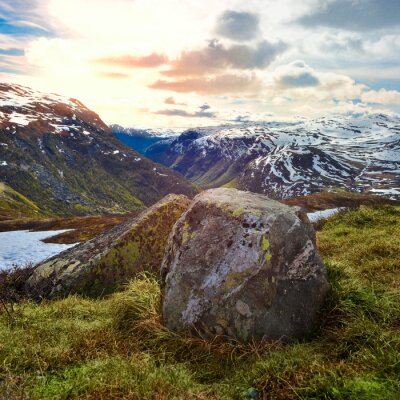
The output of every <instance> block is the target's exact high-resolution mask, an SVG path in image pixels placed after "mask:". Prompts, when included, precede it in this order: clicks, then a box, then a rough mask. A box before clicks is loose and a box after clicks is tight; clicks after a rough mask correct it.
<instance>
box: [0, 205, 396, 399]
mask: <svg viewBox="0 0 400 400" xmlns="http://www.w3.org/2000/svg"><path fill="white" fill-rule="evenodd" d="M399 231H400V207H394V206H384V207H379V208H368V207H361V208H360V209H359V210H356V211H351V212H348V213H346V214H342V215H339V216H336V217H334V218H332V219H330V220H329V221H328V222H327V223H325V224H324V226H323V227H322V230H321V231H320V232H319V233H318V242H319V247H320V249H321V251H322V253H323V255H324V259H325V261H326V265H327V267H328V269H329V276H330V281H331V284H332V291H331V294H330V297H329V301H328V302H327V304H326V307H325V311H324V321H323V325H322V328H321V331H320V332H319V333H318V334H317V336H316V337H315V338H313V339H311V340H309V341H307V342H303V343H293V344H290V345H286V346H282V345H280V344H279V343H273V344H265V345H257V346H256V345H252V346H243V345H235V344H233V343H231V344H229V343H223V342H219V341H215V342H213V343H209V342H204V341H201V340H199V339H194V338H190V337H184V336H179V335H176V334H173V333H171V332H169V331H167V330H166V329H164V328H163V327H162V326H161V325H160V322H159V313H160V310H159V304H160V292H159V288H158V284H157V282H156V281H155V280H154V279H152V278H151V277H141V278H139V279H136V280H134V281H132V282H131V284H130V285H129V286H128V287H127V288H126V290H125V291H124V292H122V293H117V294H114V295H113V296H111V297H110V298H107V299H102V300H87V299H83V298H79V297H69V298H67V299H65V300H60V301H52V302H43V303H42V304H40V305H36V304H32V303H22V304H19V305H17V306H14V312H12V311H11V309H10V306H9V311H10V313H11V316H12V317H11V318H10V317H9V316H7V314H6V313H5V312H3V313H2V315H1V317H0V360H2V362H1V363H0V398H7V399H24V398H27V399H75V398H80V399H112V398H124V399H251V398H259V399H262V398H265V399H338V400H339V399H346V400H348V399H349V400H363V399H365V400H373V399H376V400H380V399H386V400H395V399H399V393H400V381H399V379H398V377H399V375H400V286H399V282H400V258H399V254H400V237H399ZM0 306H1V304H0Z"/></svg>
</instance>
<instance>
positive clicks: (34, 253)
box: [0, 229, 76, 269]
mask: <svg viewBox="0 0 400 400" xmlns="http://www.w3.org/2000/svg"><path fill="white" fill-rule="evenodd" d="M68 230H69V229H66V230H58V231H45V232H30V231H12V232H0V269H10V268H12V267H13V266H14V265H21V266H23V265H26V264H28V263H32V264H37V263H39V262H42V261H44V260H46V259H47V258H49V257H52V256H55V255H56V254H58V253H61V252H62V251H64V250H66V249H69V248H70V247H73V246H75V245H76V243H75V244H54V243H43V242H42V240H44V239H47V238H49V237H52V236H55V235H58V234H60V233H64V232H66V231H68Z"/></svg>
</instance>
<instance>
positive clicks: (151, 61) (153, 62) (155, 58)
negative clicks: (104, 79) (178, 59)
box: [95, 53, 168, 68]
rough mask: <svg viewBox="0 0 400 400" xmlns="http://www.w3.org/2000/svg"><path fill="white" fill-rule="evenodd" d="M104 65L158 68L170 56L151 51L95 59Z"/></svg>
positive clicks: (166, 61)
mask: <svg viewBox="0 0 400 400" xmlns="http://www.w3.org/2000/svg"><path fill="white" fill-rule="evenodd" d="M95 63H97V64H102V65H110V66H118V67H123V68H157V67H160V66H161V65H164V64H167V63H168V58H167V57H166V56H165V55H163V54H158V53H151V54H149V55H148V56H141V57H137V56H131V55H120V56H115V57H104V58H99V59H97V60H95Z"/></svg>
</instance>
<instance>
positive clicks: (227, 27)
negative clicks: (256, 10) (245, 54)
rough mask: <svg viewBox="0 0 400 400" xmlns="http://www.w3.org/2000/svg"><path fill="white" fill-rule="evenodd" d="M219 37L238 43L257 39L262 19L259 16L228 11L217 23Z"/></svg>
mask: <svg viewBox="0 0 400 400" xmlns="http://www.w3.org/2000/svg"><path fill="white" fill-rule="evenodd" d="M215 31H216V33H217V34H218V35H219V36H222V37H226V38H228V39H232V40H236V41H246V40H251V39H255V38H257V37H258V36H259V35H260V33H261V31H260V18H259V16H258V15H257V14H253V13H249V12H237V11H231V10H227V11H225V12H224V13H223V14H222V15H221V16H220V17H219V18H218V21H217V27H216V29H215Z"/></svg>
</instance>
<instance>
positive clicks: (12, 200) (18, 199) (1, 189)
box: [0, 182, 44, 221]
mask: <svg viewBox="0 0 400 400" xmlns="http://www.w3.org/2000/svg"><path fill="white" fill-rule="evenodd" d="M43 215H44V214H43V213H42V212H41V211H40V210H39V207H38V206H37V205H36V204H35V203H34V202H33V201H31V200H29V199H27V198H26V197H25V196H23V195H22V194H21V193H18V192H17V191H15V190H14V189H12V188H11V187H10V186H8V185H6V184H5V183H3V182H0V221H4V220H9V219H18V218H21V217H31V218H32V217H34V218H37V217H43Z"/></svg>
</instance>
